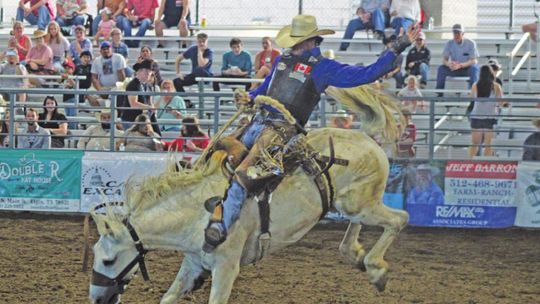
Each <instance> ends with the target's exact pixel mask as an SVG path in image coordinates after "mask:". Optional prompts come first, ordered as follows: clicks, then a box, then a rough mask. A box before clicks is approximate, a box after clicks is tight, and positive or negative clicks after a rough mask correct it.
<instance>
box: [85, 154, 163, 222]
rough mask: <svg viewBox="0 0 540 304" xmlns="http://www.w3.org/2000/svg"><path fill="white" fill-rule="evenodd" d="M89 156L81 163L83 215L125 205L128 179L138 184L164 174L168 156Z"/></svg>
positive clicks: (86, 155)
mask: <svg viewBox="0 0 540 304" xmlns="http://www.w3.org/2000/svg"><path fill="white" fill-rule="evenodd" d="M111 156H112V155H111V154H110V153H107V152H87V153H86V154H85V156H84V157H83V160H82V172H81V184H80V189H81V211H82V212H88V211H89V210H90V209H92V208H93V207H94V206H96V205H98V204H101V203H104V202H105V201H109V202H114V201H124V200H125V185H126V182H127V180H128V179H130V181H133V182H134V183H135V184H136V183H137V182H140V181H141V180H142V179H143V178H144V177H147V176H152V175H158V174H160V173H162V172H164V171H165V169H166V167H167V161H168V160H169V155H168V154H166V153H114V157H111Z"/></svg>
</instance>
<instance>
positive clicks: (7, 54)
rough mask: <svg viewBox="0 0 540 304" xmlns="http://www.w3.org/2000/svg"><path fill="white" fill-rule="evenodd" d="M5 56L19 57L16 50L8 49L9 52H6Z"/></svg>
mask: <svg viewBox="0 0 540 304" xmlns="http://www.w3.org/2000/svg"><path fill="white" fill-rule="evenodd" d="M6 56H19V54H17V51H16V50H14V49H9V50H7V51H6Z"/></svg>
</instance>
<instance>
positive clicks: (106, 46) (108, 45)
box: [99, 41, 111, 49]
mask: <svg viewBox="0 0 540 304" xmlns="http://www.w3.org/2000/svg"><path fill="white" fill-rule="evenodd" d="M110 47H111V43H110V42H109V41H103V42H102V43H101V44H100V45H99V48H100V49H103V48H110Z"/></svg>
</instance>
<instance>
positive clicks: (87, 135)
mask: <svg viewBox="0 0 540 304" xmlns="http://www.w3.org/2000/svg"><path fill="white" fill-rule="evenodd" d="M114 116H115V115H113V114H112V112H111V109H110V105H109V107H106V108H104V109H101V111H100V112H98V113H96V118H97V120H98V121H99V123H98V124H94V125H92V126H90V127H89V128H88V129H86V130H85V131H84V133H83V134H82V136H81V138H80V139H79V142H78V143H77V148H78V149H83V150H101V151H109V150H111V139H110V136H111V123H112V125H114V126H116V123H115V117H114ZM114 136H115V140H114V142H115V147H114V150H118V148H119V146H120V144H121V143H122V142H123V137H124V131H122V130H120V129H118V128H117V127H116V128H115V130H114ZM119 137H121V138H122V139H119Z"/></svg>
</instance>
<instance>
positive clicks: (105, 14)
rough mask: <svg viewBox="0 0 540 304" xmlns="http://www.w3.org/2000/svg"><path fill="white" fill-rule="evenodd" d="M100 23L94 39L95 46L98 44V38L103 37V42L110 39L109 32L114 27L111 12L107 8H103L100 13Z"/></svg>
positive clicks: (114, 23)
mask: <svg viewBox="0 0 540 304" xmlns="http://www.w3.org/2000/svg"><path fill="white" fill-rule="evenodd" d="M99 13H100V14H101V21H100V22H99V25H98V31H97V33H96V36H95V37H94V41H95V43H96V46H97V45H98V44H99V38H100V37H103V40H109V39H110V37H111V31H112V29H113V28H114V27H115V25H116V22H115V21H114V20H113V19H112V12H111V10H110V9H109V8H107V7H106V8H104V9H102V10H101V11H100V12H99Z"/></svg>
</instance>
